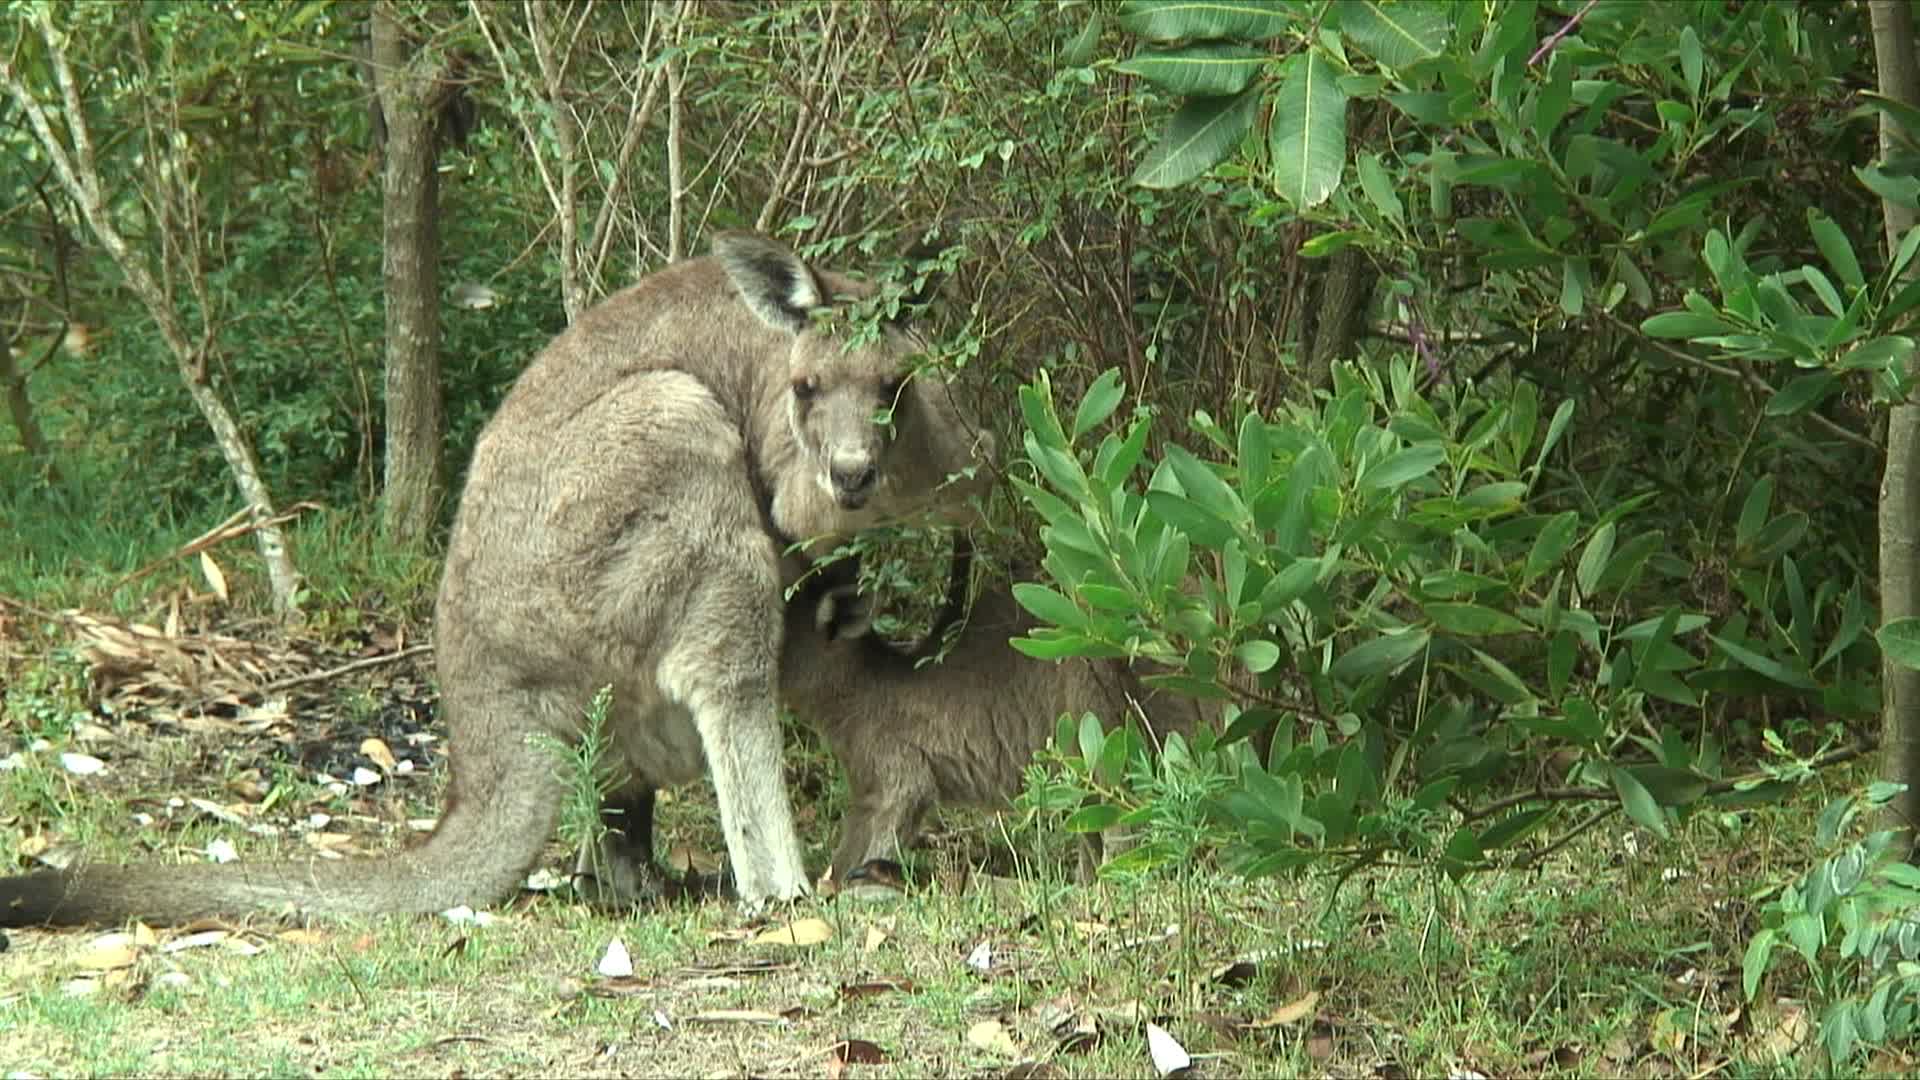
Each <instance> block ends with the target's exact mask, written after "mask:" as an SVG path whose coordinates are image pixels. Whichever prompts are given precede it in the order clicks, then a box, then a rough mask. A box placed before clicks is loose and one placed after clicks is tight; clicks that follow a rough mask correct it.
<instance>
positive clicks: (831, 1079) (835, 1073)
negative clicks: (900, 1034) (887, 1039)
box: [827, 1039, 887, 1080]
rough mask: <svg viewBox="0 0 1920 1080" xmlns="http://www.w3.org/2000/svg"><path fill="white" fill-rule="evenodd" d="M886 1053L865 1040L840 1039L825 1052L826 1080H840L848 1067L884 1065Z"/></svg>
mask: <svg viewBox="0 0 1920 1080" xmlns="http://www.w3.org/2000/svg"><path fill="white" fill-rule="evenodd" d="M886 1063H887V1052H886V1051H885V1050H882V1049H881V1048H880V1047H879V1046H878V1045H877V1044H874V1043H870V1042H868V1041H867V1040H865V1039H842V1040H840V1041H839V1042H837V1043H834V1044H833V1046H832V1047H831V1048H829V1049H828V1051H827V1080H840V1078H841V1077H843V1076H845V1075H846V1074H847V1067H848V1066H849V1065H885V1064H886Z"/></svg>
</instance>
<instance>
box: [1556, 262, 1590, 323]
mask: <svg viewBox="0 0 1920 1080" xmlns="http://www.w3.org/2000/svg"><path fill="white" fill-rule="evenodd" d="M1586 279H1587V262H1586V260H1585V259H1575V258H1567V259H1562V260H1561V261H1560V310H1561V311H1563V312H1566V313H1567V314H1568V315H1569V316H1571V317H1573V318H1576V319H1577V318H1579V317H1580V313H1581V312H1582V311H1585V310H1586V308H1587V289H1586Z"/></svg>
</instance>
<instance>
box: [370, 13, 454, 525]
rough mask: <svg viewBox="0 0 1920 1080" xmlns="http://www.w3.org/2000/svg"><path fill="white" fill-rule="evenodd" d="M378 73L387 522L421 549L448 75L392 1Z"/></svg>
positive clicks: (436, 399) (433, 507)
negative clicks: (444, 79)
mask: <svg viewBox="0 0 1920 1080" xmlns="http://www.w3.org/2000/svg"><path fill="white" fill-rule="evenodd" d="M372 18H373V68H374V78H375V81H376V83H377V86H378V94H379V98H380V109H381V112H382V113H383V114H384V116H385V118H386V127H387V145H386V174H385V183H384V185H383V187H382V195H383V200H384V201H383V208H384V217H383V221H382V228H383V232H384V241H385V248H386V257H385V259H384V260H383V262H382V270H383V272H384V276H385V282H386V300H387V378H386V394H387V448H386V451H387V452H386V478H385V494H384V505H383V506H382V516H381V517H382V520H381V523H382V525H383V526H384V528H385V530H386V534H387V536H388V538H389V539H391V540H393V541H394V542H396V543H398V544H402V545H405V546H409V547H412V546H417V545H419V544H420V543H421V542H422V541H424V540H425V539H426V538H427V537H428V536H429V535H430V534H431V533H432V531H433V525H434V519H435V516H436V515H437V514H438V513H439V510H440V500H441V498H442V491H441V477H440V446H441V442H442V436H443V434H444V430H445V420H444V417H443V413H442V408H441V401H440V232H439V201H440V200H439V197H440V184H439V174H438V172H437V171H436V169H435V166H436V164H437V156H438V155H437V145H436V132H435V114H436V112H437V111H438V108H437V107H438V97H439V93H440V83H441V76H442V66H441V62H440V59H439V57H438V56H437V55H430V54H427V53H412V51H411V50H410V48H409V47H408V45H407V43H406V41H405V39H404V38H403V37H402V36H401V31H400V26H399V22H398V18H397V16H396V15H395V13H394V10H393V6H392V4H391V3H389V2H384V0H383V2H382V3H378V4H375V5H374V8H373V16H372Z"/></svg>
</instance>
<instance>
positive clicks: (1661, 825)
mask: <svg viewBox="0 0 1920 1080" xmlns="http://www.w3.org/2000/svg"><path fill="white" fill-rule="evenodd" d="M1613 790H1614V791H1615V792H1616V793H1617V794H1618V795H1619V796H1620V805H1621V806H1623V807H1625V808H1626V811H1627V816H1629V817H1631V818H1633V820H1635V821H1637V822H1639V823H1640V824H1642V825H1645V826H1646V827H1647V828H1649V829H1651V830H1653V832H1654V834H1655V835H1657V836H1659V837H1660V838H1661V839H1662V840H1664V839H1666V838H1667V835H1668V834H1667V813H1666V811H1664V810H1662V809H1660V804H1659V803H1658V802H1655V801H1654V798H1653V795H1652V793H1650V792H1649V791H1647V789H1646V785H1644V784H1642V783H1640V781H1639V780H1637V779H1635V778H1634V775H1633V774H1632V773H1630V772H1628V771H1627V770H1625V769H1622V768H1617V767H1616V768H1615V769H1614V770H1613Z"/></svg>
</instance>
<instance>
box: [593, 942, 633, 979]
mask: <svg viewBox="0 0 1920 1080" xmlns="http://www.w3.org/2000/svg"><path fill="white" fill-rule="evenodd" d="M593 970H595V971H597V972H599V973H600V974H602V975H604V976H606V977H607V978H609V979H624V978H628V977H630V976H631V975H632V974H633V956H632V955H631V954H630V953H628V952H627V946H626V943H625V942H623V941H621V940H620V939H619V938H614V939H613V940H612V941H609V942H608V943H607V951H606V952H603V953H601V954H600V961H599V963H597V964H595V965H594V966H593Z"/></svg>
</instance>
